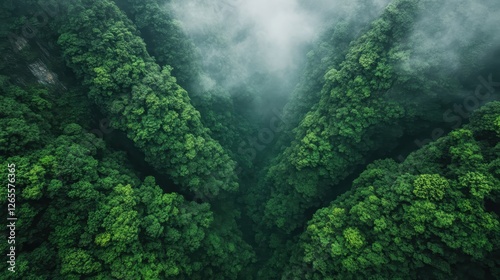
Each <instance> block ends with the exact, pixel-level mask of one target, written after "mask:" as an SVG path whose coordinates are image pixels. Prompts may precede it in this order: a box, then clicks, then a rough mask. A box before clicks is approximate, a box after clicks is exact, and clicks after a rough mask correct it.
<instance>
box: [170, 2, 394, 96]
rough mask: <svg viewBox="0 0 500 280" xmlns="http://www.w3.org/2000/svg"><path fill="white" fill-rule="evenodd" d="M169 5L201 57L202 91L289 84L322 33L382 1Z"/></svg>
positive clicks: (371, 14) (374, 10)
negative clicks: (267, 81)
mask: <svg viewBox="0 0 500 280" xmlns="http://www.w3.org/2000/svg"><path fill="white" fill-rule="evenodd" d="M364 2H366V1H362V0H361V1H348V2H347V1H340V0H335V1H326V0H321V1H315V2H314V4H311V3H309V2H307V1H302V0H255V1H243V0H226V1H210V0H172V1H170V2H169V3H168V4H167V6H168V9H170V10H172V11H173V13H174V17H175V18H176V19H178V21H179V24H180V26H181V27H182V29H183V30H184V32H186V34H188V35H189V36H190V37H191V38H192V39H193V41H194V42H195V44H196V46H197V47H198V49H199V51H200V54H201V56H202V61H203V65H204V69H205V72H206V73H207V74H208V76H209V77H206V76H205V77H203V78H202V80H203V81H204V84H205V87H208V88H210V87H213V86H215V85H221V86H223V87H226V88H228V87H232V86H235V85H238V84H240V83H241V82H242V81H247V80H248V79H249V78H251V77H254V76H255V75H256V74H263V75H266V76H267V77H268V78H269V77H272V79H274V80H275V82H276V83H277V84H287V85H289V86H291V85H290V84H294V82H293V81H295V80H296V78H297V73H298V70H300V69H302V66H303V65H304V62H305V59H306V53H307V51H308V50H309V48H310V47H311V45H312V44H313V43H314V41H315V40H316V39H317V38H318V37H319V36H320V35H321V34H322V33H323V31H324V30H326V28H328V27H331V25H332V24H333V23H334V22H336V21H339V20H341V19H343V20H346V19H348V20H363V19H366V18H374V17H375V16H376V15H378V14H380V13H381V11H382V10H383V8H384V7H385V6H386V5H387V3H388V2H389V1H388V0H377V1H370V7H371V9H370V11H369V12H367V13H359V10H360V9H363V3H364Z"/></svg>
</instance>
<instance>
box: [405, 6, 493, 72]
mask: <svg viewBox="0 0 500 280" xmlns="http://www.w3.org/2000/svg"><path fill="white" fill-rule="evenodd" d="M427 5H430V7H428V8H426V9H425V10H424V12H423V13H422V14H421V15H420V17H419V19H418V21H417V22H416V23H415V25H414V28H413V32H412V33H411V34H410V36H409V42H410V44H411V45H412V46H413V47H412V56H411V59H410V60H409V61H408V65H406V67H407V68H408V69H409V68H421V67H424V68H431V67H439V68H440V69H444V70H447V71H449V72H452V71H455V70H458V69H460V68H467V69H476V70H477V67H478V66H479V65H482V64H483V61H482V60H483V59H485V57H487V56H488V55H489V54H491V52H492V51H493V50H494V49H495V48H496V47H497V46H498V45H499V44H500V34H499V33H498V26H500V16H499V15H500V2H498V1H492V0H487V1H475V0H457V1H436V2H435V3H428V4H427ZM429 11H433V12H432V13H429Z"/></svg>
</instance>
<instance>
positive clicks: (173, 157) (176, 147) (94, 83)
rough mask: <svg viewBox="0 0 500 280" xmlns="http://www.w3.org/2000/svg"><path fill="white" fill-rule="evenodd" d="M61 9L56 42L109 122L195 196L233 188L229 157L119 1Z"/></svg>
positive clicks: (82, 3)
mask: <svg viewBox="0 0 500 280" xmlns="http://www.w3.org/2000/svg"><path fill="white" fill-rule="evenodd" d="M67 14H68V18H67V22H66V21H64V22H63V23H61V30H60V31H59V32H60V33H61V36H60V38H59V41H58V43H59V44H60V45H61V47H62V49H63V52H64V56H65V57H66V58H67V61H68V65H69V66H70V67H71V68H73V69H74V71H75V72H76V74H77V75H78V76H79V77H82V78H83V79H84V84H85V85H87V86H88V87H89V89H90V90H89V93H88V94H89V97H90V98H91V99H93V100H95V102H96V103H97V104H98V105H99V106H100V107H101V108H102V110H103V111H104V112H105V114H106V115H108V116H109V117H110V119H111V122H112V125H113V127H114V128H118V129H121V130H123V131H126V132H127V136H128V137H129V138H130V139H132V140H133V141H134V142H135V145H136V146H137V147H138V148H140V149H141V150H143V152H144V153H145V154H146V160H147V161H148V162H149V163H150V164H151V165H153V166H154V167H155V168H156V169H157V170H158V171H160V172H165V173H166V174H168V175H170V176H171V177H172V178H173V179H174V180H175V182H176V183H178V184H180V185H182V186H183V187H185V188H186V189H188V190H190V191H192V192H194V193H196V194H197V195H198V196H199V197H203V198H206V197H208V196H211V197H213V196H217V195H218V194H219V192H220V191H221V190H225V191H234V190H235V189H237V187H238V184H237V182H236V175H235V174H234V162H233V161H232V160H231V159H230V158H229V156H228V155H227V154H226V153H225V152H224V151H223V149H222V147H221V146H220V145H219V144H218V143H217V142H215V141H214V140H213V139H212V138H211V137H210V136H209V135H208V133H207V131H206V129H205V128H204V127H203V126H202V124H201V121H200V114H199V113H198V111H196V110H195V109H194V107H193V106H192V105H191V104H190V103H189V97H188V95H187V92H186V91H185V90H183V89H182V88H181V87H180V86H179V85H177V83H176V80H175V78H174V77H172V76H171V75H170V70H171V68H170V67H169V66H165V67H164V68H163V69H160V67H159V66H158V65H157V64H155V63H154V62H153V61H152V59H151V58H150V57H149V55H148V54H147V52H146V49H145V45H144V43H143V41H142V40H141V39H140V38H139V37H138V36H137V35H135V34H134V33H136V30H135V28H134V27H133V26H132V25H131V24H130V22H129V21H128V20H127V19H126V18H125V17H124V15H123V14H122V13H121V12H120V11H119V10H118V8H117V7H116V6H115V5H114V4H113V3H111V2H109V1H99V2H96V1H81V2H78V4H77V3H73V4H69V5H68V10H67ZM96 26H99V28H96Z"/></svg>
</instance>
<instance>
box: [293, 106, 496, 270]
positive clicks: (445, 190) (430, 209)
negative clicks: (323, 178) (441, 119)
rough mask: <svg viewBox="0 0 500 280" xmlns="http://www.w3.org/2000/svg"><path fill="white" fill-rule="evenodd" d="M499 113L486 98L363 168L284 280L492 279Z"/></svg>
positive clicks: (305, 240)
mask: <svg viewBox="0 0 500 280" xmlns="http://www.w3.org/2000/svg"><path fill="white" fill-rule="evenodd" d="M499 115H500V102H495V103H490V104H488V105H487V106H486V107H485V108H482V109H481V110H480V111H479V112H477V113H476V114H475V115H474V117H473V120H472V123H471V124H470V125H469V126H467V127H465V128H462V129H458V130H455V131H453V132H452V133H450V134H449V135H448V136H446V137H443V138H441V139H439V140H438V141H436V142H434V143H432V144H430V145H427V146H425V147H424V148H422V149H421V150H419V151H418V152H415V153H413V154H411V155H410V156H409V157H408V158H407V159H406V160H405V161H404V162H403V163H401V164H397V163H396V162H394V161H393V160H381V161H377V162H375V163H373V164H371V165H369V166H368V168H367V169H366V171H364V172H363V173H362V174H361V175H360V176H359V177H358V178H357V179H356V180H355V181H354V182H353V189H352V191H350V192H348V193H346V194H344V195H342V196H341V197H339V198H338V199H337V200H335V201H334V202H333V203H332V204H331V205H330V206H329V207H327V208H323V209H321V210H319V211H317V212H316V214H315V215H314V217H313V219H312V220H311V221H310V222H309V223H308V226H307V230H306V231H305V232H304V234H303V236H302V240H301V243H300V245H299V247H300V250H299V251H300V253H298V254H297V255H296V256H295V258H294V259H293V264H294V265H293V266H291V267H290V270H288V271H287V272H286V274H287V275H289V276H287V277H286V278H292V277H296V278H298V279H337V278H338V279H359V278H363V279H388V278H391V279H485V278H488V277H491V276H497V277H498V275H499V274H498V273H499V270H498V268H499V265H500V260H499V259H498V248H499V246H500V221H499V219H498V215H497V214H495V213H494V212H493V211H492V209H489V208H488V206H487V203H488V201H495V202H498V201H499V199H500V176H499V170H500V169H499V167H500V166H499V164H498V163H499V160H498V159H499V155H500V153H499V152H500V126H499V125H498V122H497V121H496V119H497V118H498V116H499ZM486 135H487V137H485V136H486ZM443 163H446V164H443Z"/></svg>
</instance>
